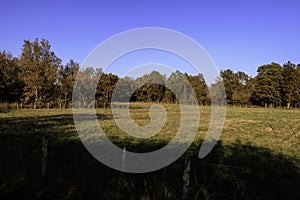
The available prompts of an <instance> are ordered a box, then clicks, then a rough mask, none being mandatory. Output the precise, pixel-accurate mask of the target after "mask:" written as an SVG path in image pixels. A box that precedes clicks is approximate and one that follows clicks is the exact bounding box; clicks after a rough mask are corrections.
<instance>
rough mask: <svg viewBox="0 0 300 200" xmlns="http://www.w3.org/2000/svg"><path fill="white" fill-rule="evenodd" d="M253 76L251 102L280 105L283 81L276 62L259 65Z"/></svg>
mask: <svg viewBox="0 0 300 200" xmlns="http://www.w3.org/2000/svg"><path fill="white" fill-rule="evenodd" d="M257 73H258V74H257V76H256V77H255V88H254V91H253V94H252V99H253V101H254V102H253V103H255V104H258V105H261V106H270V107H273V106H280V105H281V103H282V101H281V88H282V83H283V76H282V67H281V66H280V65H279V64H277V63H271V64H267V65H263V66H260V67H259V68H258V70H257Z"/></svg>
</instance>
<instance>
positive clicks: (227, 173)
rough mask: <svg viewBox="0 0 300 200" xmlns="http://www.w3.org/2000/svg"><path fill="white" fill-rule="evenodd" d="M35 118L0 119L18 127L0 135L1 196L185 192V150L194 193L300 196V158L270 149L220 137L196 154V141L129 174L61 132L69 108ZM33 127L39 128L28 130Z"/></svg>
mask: <svg viewBox="0 0 300 200" xmlns="http://www.w3.org/2000/svg"><path fill="white" fill-rule="evenodd" d="M98 117H99V118H101V119H103V120H105V119H110V118H111V116H109V115H107V116H106V115H99V116H98ZM34 120H35V118H15V119H13V118H11V119H1V123H0V125H1V127H0V128H1V129H0V130H1V131H4V130H6V128H5V127H10V129H11V131H12V130H13V131H15V132H14V133H13V134H11V135H9V134H8V133H9V130H7V131H6V134H1V135H0V199H124V200H125V199H126V200H128V199H137V200H142V199H143V200H150V199H153V200H154V199H182V187H183V171H184V162H185V157H186V156H189V157H191V171H190V183H189V199H299V198H300V191H299V188H300V173H299V168H298V167H299V163H297V162H299V161H295V160H292V159H290V158H285V157H284V156H283V155H275V154H273V153H272V152H270V150H268V149H266V148H258V147H253V146H251V145H243V144H240V143H236V144H233V145H225V144H222V143H220V142H219V143H218V144H217V145H216V146H215V148H214V149H213V151H212V152H211V153H210V154H209V155H208V156H207V157H205V158H204V159H199V158H198V157H197V153H198V150H199V149H198V146H195V145H193V146H191V147H190V149H189V150H188V152H187V153H186V155H183V156H182V157H181V158H179V159H178V160H177V161H176V162H174V163H173V164H171V165H170V166H168V167H166V168H163V169H161V170H158V171H155V172H151V173H145V174H128V173H121V172H118V171H116V170H113V169H111V168H109V167H107V166H105V165H103V164H101V163H100V162H98V161H97V160H96V159H94V158H93V157H92V156H91V155H90V154H89V153H88V152H87V150H86V149H85V148H84V146H83V145H82V144H81V142H80V141H79V140H68V137H69V136H66V138H63V137H62V136H61V135H66V134H68V132H67V131H65V130H64V129H65V128H64V126H68V125H70V124H72V123H73V119H72V115H55V116H47V117H39V119H38V123H36V121H34ZM20 123H21V124H20ZM24 127H26V128H24ZM36 128H37V129H38V130H37V132H36V133H35V134H27V133H29V132H30V130H31V131H32V130H35V129H36ZM27 129H28V130H27ZM17 130H18V131H19V132H17ZM43 131H44V132H43ZM54 133H55V134H54ZM70 134H75V133H70ZM43 135H47V137H48V139H49V142H48V162H47V163H48V165H47V171H46V175H45V176H42V175H41V160H42V152H41V141H42V137H43ZM116 140H117V138H116ZM166 143H167V142H166V141H161V142H159V141H143V142H140V143H138V144H130V142H129V141H123V142H122V141H120V140H117V144H118V145H119V146H122V145H125V146H126V145H130V146H131V148H132V149H133V150H135V151H142V152H147V151H150V150H153V149H157V148H158V147H161V146H163V145H165V144H166Z"/></svg>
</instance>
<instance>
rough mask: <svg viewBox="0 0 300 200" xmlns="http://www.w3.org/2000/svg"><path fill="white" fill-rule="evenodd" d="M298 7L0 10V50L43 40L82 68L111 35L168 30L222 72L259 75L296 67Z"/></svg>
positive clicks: (213, 0)
mask: <svg viewBox="0 0 300 200" xmlns="http://www.w3.org/2000/svg"><path fill="white" fill-rule="evenodd" d="M299 10H300V1H297V0H259V1H258V0H257V1H256V0H239V1H238V0H218V1H217V0H205V1H202V0H186V1H183V0H182V1H177V0H151V1H150V0H147V1H144V0H119V1H116V0H107V1H104V0H98V1H75V0H73V1H56V0H51V1H32V0H28V1H15V0H1V3H0V22H1V30H0V50H8V51H10V52H12V53H13V55H15V56H18V55H20V52H21V47H22V44H23V40H24V39H30V40H33V39H34V38H36V37H38V38H45V39H47V40H48V41H49V42H50V44H51V46H52V50H53V51H55V53H56V55H57V56H58V57H60V58H61V59H62V60H63V63H66V62H68V60H69V59H74V60H75V61H76V62H79V63H81V62H83V60H84V58H85V57H86V56H87V55H88V53H89V52H90V51H91V50H92V49H93V48H94V47H95V46H96V45H98V44H99V43H100V42H101V41H103V40H105V39H107V38H108V37H110V36H111V35H113V34H117V33H119V32H121V31H125V30H128V29H132V28H139V27H149V26H151V27H153V26H154V27H165V28H170V29H174V30H177V31H180V32H182V33H184V34H186V35H188V36H190V37H192V38H194V39H195V40H196V41H197V42H198V43H200V44H201V45H202V46H203V47H204V48H205V49H206V50H207V52H208V53H209V54H210V56H211V57H212V59H213V60H214V61H215V63H216V64H217V66H218V67H219V68H220V69H227V68H230V69H233V70H235V71H237V70H242V71H244V72H246V73H248V74H249V75H251V76H253V75H255V74H256V69H257V67H259V66H260V65H262V64H266V63H270V62H273V61H274V62H278V63H280V64H283V63H285V62H287V61H289V60H290V61H292V62H293V63H297V64H298V63H300V13H299Z"/></svg>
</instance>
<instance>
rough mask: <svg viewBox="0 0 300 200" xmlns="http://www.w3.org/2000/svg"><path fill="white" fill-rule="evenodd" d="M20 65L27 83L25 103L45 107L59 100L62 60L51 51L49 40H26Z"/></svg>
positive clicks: (24, 95) (24, 94)
mask: <svg viewBox="0 0 300 200" xmlns="http://www.w3.org/2000/svg"><path fill="white" fill-rule="evenodd" d="M20 64H21V67H22V75H23V78H24V83H25V87H24V93H23V99H22V101H23V102H25V103H34V105H35V106H36V104H37V103H38V102H39V103H42V105H45V103H49V102H51V101H54V100H56V99H57V85H56V84H57V78H58V77H57V75H58V73H57V72H58V69H59V67H60V65H61V60H60V59H59V58H58V57H57V56H56V55H55V53H54V52H53V51H51V46H50V44H49V42H48V41H47V40H45V39H42V40H41V41H39V40H38V39H35V40H34V41H33V42H30V41H29V40H24V44H23V48H22V54H21V58H20Z"/></svg>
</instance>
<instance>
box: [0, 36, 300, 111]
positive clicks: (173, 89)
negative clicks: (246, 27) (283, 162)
mask: <svg viewBox="0 0 300 200" xmlns="http://www.w3.org/2000/svg"><path fill="white" fill-rule="evenodd" d="M75 79H76V84H75ZM117 82H119V84H118V90H115V91H114V89H115V86H116V84H117ZM134 89H135V91H134V92H133V90H134ZM224 90H225V93H224V92H222V91H224ZM113 92H114V95H116V97H117V98H116V99H115V101H120V102H124V101H127V100H128V99H130V101H142V102H156V103H178V102H179V100H180V102H182V103H186V104H195V103H198V104H202V105H206V104H210V103H214V104H220V105H221V104H223V105H224V104H226V103H228V104H234V105H236V104H238V105H246V104H252V105H259V106H266V107H273V106H285V107H286V108H288V109H289V108H294V107H300V64H298V65H296V64H293V63H292V62H287V63H285V64H284V65H283V66H280V65H279V64H277V63H271V64H266V65H263V66H260V67H259V68H258V70H257V75H256V76H255V77H253V78H252V77H249V76H248V75H247V74H246V73H244V72H241V71H238V72H233V71H232V70H230V69H227V70H223V71H221V72H220V77H219V78H218V79H217V80H216V82H215V83H213V84H212V85H209V86H208V85H206V83H205V80H204V77H203V75H202V74H198V75H189V74H187V73H182V72H180V71H175V72H173V73H172V74H171V75H170V76H169V77H166V75H162V74H160V73H159V72H157V71H153V72H151V73H149V74H145V75H143V76H142V77H138V78H135V79H133V78H129V77H125V78H120V77H118V76H117V75H114V74H111V73H109V74H106V73H104V72H103V71H102V70H101V69H98V68H97V69H94V68H92V67H87V68H85V69H82V70H80V66H79V64H78V63H76V62H75V61H73V60H72V59H71V60H70V61H69V63H67V64H66V65H64V66H63V65H62V64H61V60H60V59H59V58H58V57H57V56H56V55H55V53H54V52H53V51H52V50H51V46H50V44H49V42H48V41H47V40H45V39H41V40H38V39H35V40H34V41H33V42H31V41H29V40H24V44H23V47H22V53H21V56H20V57H19V58H14V57H13V56H12V55H11V54H10V53H7V52H5V51H3V52H0V102H1V103H6V102H7V103H13V102H22V103H23V104H31V105H34V107H36V106H38V107H41V108H43V107H46V106H48V105H49V104H50V106H51V105H52V106H53V107H64V108H68V107H71V102H72V98H73V96H72V94H73V93H76V94H77V95H74V98H75V99H73V100H74V102H75V104H73V106H79V107H91V106H96V107H109V106H110V102H111V99H112V95H113ZM132 92H133V94H131V93H132ZM193 92H194V93H195V95H196V99H194V98H193V97H192V93H193ZM225 95H226V101H227V102H223V100H222V99H224V97H225ZM76 98H77V99H76ZM212 100H214V102H212ZM197 101H198V102H197ZM74 102H73V103H74Z"/></svg>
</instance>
